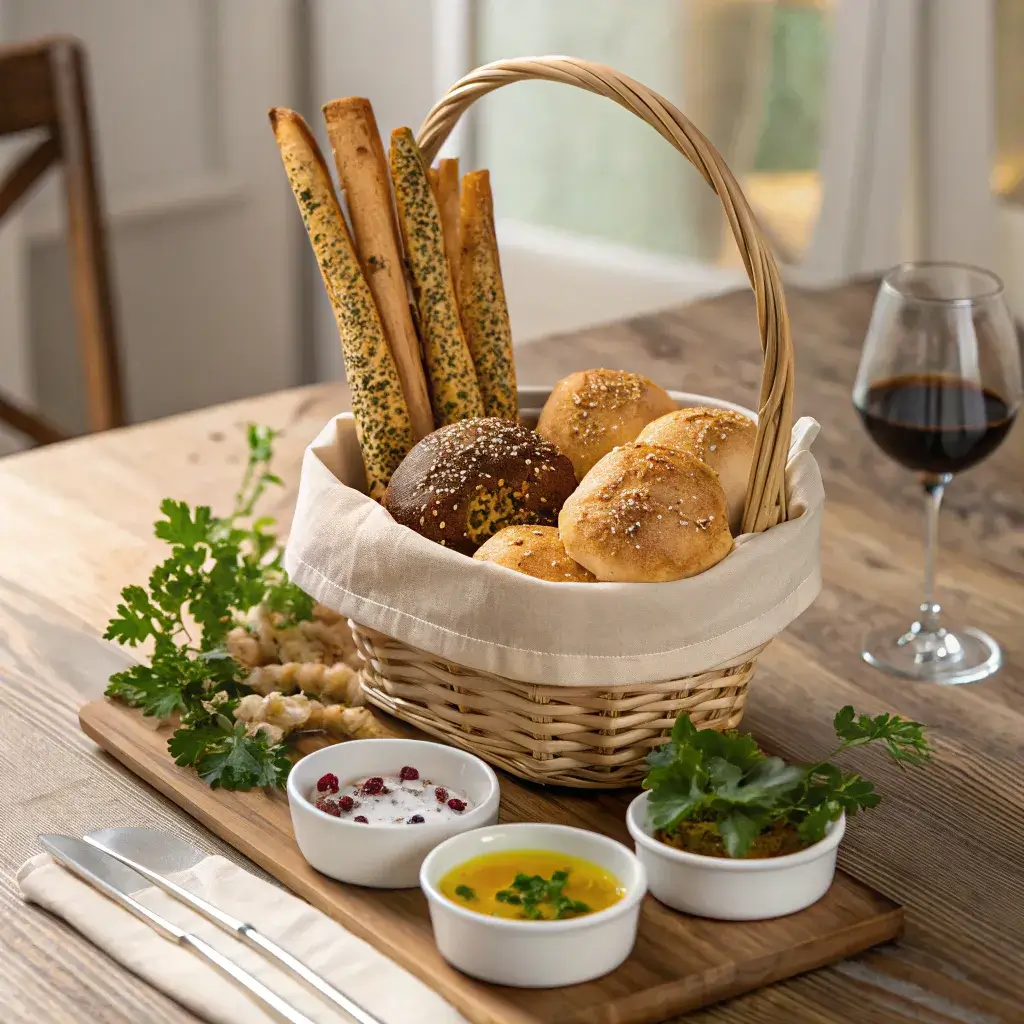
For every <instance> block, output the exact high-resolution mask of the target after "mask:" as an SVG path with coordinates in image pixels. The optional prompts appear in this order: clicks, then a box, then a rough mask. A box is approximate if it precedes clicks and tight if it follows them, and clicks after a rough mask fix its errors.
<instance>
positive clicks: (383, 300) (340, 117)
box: [323, 96, 434, 441]
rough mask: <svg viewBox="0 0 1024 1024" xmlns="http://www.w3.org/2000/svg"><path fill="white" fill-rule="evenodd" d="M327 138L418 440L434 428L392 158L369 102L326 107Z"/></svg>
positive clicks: (355, 98) (336, 102) (348, 100)
mask: <svg viewBox="0 0 1024 1024" xmlns="http://www.w3.org/2000/svg"><path fill="white" fill-rule="evenodd" d="M323 114H324V122H325V123H326V125H327V137H328V139H329V140H330V143H331V150H332V151H333V153H334V165H335V167H336V168H337V169H338V181H339V183H340V184H341V187H342V189H344V191H345V199H346V201H347V203H348V213H349V218H350V219H351V221H352V235H353V240H354V241H355V247H356V254H357V255H358V256H359V262H360V264H361V265H362V268H363V273H364V274H365V276H366V283H367V284H368V285H369V286H370V291H371V292H372V293H373V299H374V302H375V303H376V305H377V312H378V313H379V314H380V319H381V323H382V324H383V325H384V333H385V334H386V335H387V339H388V344H389V346H390V348H391V354H392V355H393V356H394V357H395V364H396V365H397V366H398V376H399V377H400V378H401V380H402V392H403V393H404V395H405V402H406V405H407V406H408V407H409V419H410V420H411V421H412V432H413V438H414V440H416V441H418V440H419V439H420V438H421V437H426V436H427V434H429V433H430V432H431V431H432V430H433V429H434V417H433V414H432V413H431V410H430V394H429V392H428V390H427V378H426V375H425V374H424V372H423V357H422V353H421V352H420V339H419V337H418V335H417V333H416V328H415V327H414V326H413V320H412V315H411V314H410V312H409V294H408V288H407V287H406V283H405V269H404V268H403V266H402V255H401V245H400V243H399V240H398V225H397V223H396V222H395V211H394V204H393V203H392V200H391V175H390V174H389V173H388V160H387V156H386V155H385V153H384V146H383V145H382V143H381V140H380V134H379V132H378V131H377V121H376V119H375V118H374V116H373V107H372V106H371V105H370V101H369V100H367V99H363V98H362V97H360V96H350V97H348V98H346V99H338V100H332V101H331V102H330V103H327V104H325V105H324V107H323Z"/></svg>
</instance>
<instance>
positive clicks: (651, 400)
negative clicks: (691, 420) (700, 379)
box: [537, 369, 676, 480]
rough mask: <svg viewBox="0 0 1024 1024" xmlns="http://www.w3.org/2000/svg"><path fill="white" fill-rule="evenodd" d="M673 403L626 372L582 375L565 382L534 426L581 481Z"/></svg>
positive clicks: (554, 390)
mask: <svg viewBox="0 0 1024 1024" xmlns="http://www.w3.org/2000/svg"><path fill="white" fill-rule="evenodd" d="M675 407H676V403H675V402H673V401H672V399H671V397H669V395H668V393H667V392H666V391H665V390H663V389H662V388H659V387H658V385H657V384H655V383H654V381H652V380H648V379H647V378H646V377H642V376H641V375H640V374H638V373H627V372H625V371H624V370H605V369H598V370H582V371H580V372H579V373H571V374H569V376H568V377H563V378H562V379H561V380H560V381H559V382H558V383H557V384H556V385H555V386H554V387H553V388H552V389H551V395H550V396H549V397H548V400H547V402H545V403H544V408H543V410H542V411H541V414H540V419H539V420H538V421H537V433H538V434H540V435H541V436H542V437H546V438H547V439H548V440H549V441H551V443H552V444H555V445H557V446H558V449H559V451H562V452H564V453H565V454H566V455H568V456H569V458H570V460H571V461H572V466H573V469H574V470H575V472H576V477H577V479H579V480H582V479H583V478H584V477H585V476H586V475H587V473H589V472H590V470H591V469H592V468H593V466H594V465H595V463H596V462H597V460H598V459H600V458H603V457H604V456H605V455H607V454H608V452H610V451H611V450H612V449H613V448H614V447H615V446H616V445H620V444H626V443H627V442H628V441H635V440H636V437H637V435H638V434H639V433H640V431H641V430H643V428H644V427H645V426H646V425H647V424H648V423H650V422H651V420H654V419H657V418H658V417H659V416H664V415H665V413H667V412H672V410H674V409H675Z"/></svg>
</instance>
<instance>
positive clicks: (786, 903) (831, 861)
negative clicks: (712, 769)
mask: <svg viewBox="0 0 1024 1024" xmlns="http://www.w3.org/2000/svg"><path fill="white" fill-rule="evenodd" d="M647 798H648V794H647V793H641V794H640V796H638V797H637V798H636V799H635V800H634V801H633V802H632V803H631V804H630V805H629V808H628V810H627V811H626V825H627V827H628V828H629V834H630V835H631V836H632V837H633V842H634V844H635V847H636V855H637V856H638V857H639V858H640V860H641V861H642V863H643V865H644V867H645V868H646V869H647V878H648V886H649V888H650V891H651V895H652V896H654V897H655V898H656V899H658V900H660V901H661V902H662V903H664V904H666V906H669V907H671V908H672V909H673V910H681V911H683V912H684V913H686V914H694V915H696V916H697V917H713V918H718V919H719V920H722V921H760V920H763V919H764V918H768V917H782V916H784V915H785V914H793V913H795V912H796V911H798V910H803V909H804V907H809V906H810V905H811V904H812V903H816V902H817V901H818V900H820V899H821V897H822V896H824V895H825V893H826V892H828V888H829V886H830V885H831V884H832V879H833V877H834V876H835V873H836V855H837V853H838V847H839V841H840V840H841V839H842V838H843V833H844V832H845V831H846V816H845V815H843V816H842V817H841V818H839V820H838V821H835V822H833V823H832V824H831V825H830V826H829V828H828V834H827V835H826V836H825V838H824V839H822V840H821V842H819V843H815V844H814V845H813V846H809V847H807V849H806V850H800V851H799V852H798V853H790V854H787V855H786V856H784V857H765V858H760V859H756V860H731V859H729V858H725V857H703V856H700V855H699V854H695V853H686V852H684V851H683V850H676V849H674V848H673V847H671V846H666V845H665V844H664V843H662V842H659V841H658V840H657V839H655V838H654V835H653V832H652V829H651V828H650V827H649V826H648V824H647Z"/></svg>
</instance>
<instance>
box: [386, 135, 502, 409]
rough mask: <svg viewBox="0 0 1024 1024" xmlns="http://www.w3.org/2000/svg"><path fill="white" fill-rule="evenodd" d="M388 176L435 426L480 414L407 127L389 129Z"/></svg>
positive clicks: (439, 239) (434, 214) (440, 243)
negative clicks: (393, 198) (417, 321)
mask: <svg viewBox="0 0 1024 1024" xmlns="http://www.w3.org/2000/svg"><path fill="white" fill-rule="evenodd" d="M391 180H392V182H393V183H394V188H395V205H396V207H397V209H398V223H399V226H400V227H401V229H402V240H403V242H404V243H405V259H406V263H407V264H408V267H409V274H410V276H411V278H412V290H413V294H414V296H415V297H416V308H417V310H418V313H419V316H418V319H419V327H420V332H421V334H420V337H421V340H422V342H423V351H424V355H425V356H426V361H427V376H428V378H429V382H430V400H431V404H432V406H433V409H434V425H435V426H438V427H441V426H444V425H445V424H447V423H455V422H456V421H458V420H463V419H472V418H476V417H480V416H483V415H484V403H483V399H482V398H481V397H480V388H479V386H478V384H477V380H476V371H475V370H474V369H473V358H472V356H471V355H470V354H469V346H468V345H467V344H466V339H465V337H464V336H463V333H462V324H461V323H460V322H459V309H458V306H457V305H456V301H455V286H454V284H453V283H452V275H451V271H450V269H449V267H448V259H447V257H446V255H445V249H444V234H443V232H442V230H441V215H440V213H439V212H438V209H437V201H436V199H435V198H434V192H433V189H432V188H431V186H430V179H429V178H428V176H427V168H426V165H425V164H424V162H423V155H422V154H421V153H420V149H419V146H417V145H416V140H415V139H414V138H413V135H412V132H411V131H410V130H409V129H408V128H398V129H396V130H395V131H393V132H392V133H391Z"/></svg>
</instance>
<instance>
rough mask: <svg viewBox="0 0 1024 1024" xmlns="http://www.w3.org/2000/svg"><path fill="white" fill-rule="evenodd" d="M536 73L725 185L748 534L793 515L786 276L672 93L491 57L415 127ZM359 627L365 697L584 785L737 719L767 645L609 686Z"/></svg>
mask: <svg viewBox="0 0 1024 1024" xmlns="http://www.w3.org/2000/svg"><path fill="white" fill-rule="evenodd" d="M530 79H542V80H546V81H551V82H559V83H562V84H565V85H573V86H576V87H578V88H581V89H586V90H587V91H589V92H593V93H597V94H598V95H601V96H606V97H608V98H609V99H611V100H614V101H615V102H616V103H618V104H619V105H620V106H623V107H625V108H626V109H627V110H630V111H632V112H633V113H634V114H636V115H637V116H638V117H640V118H642V119H643V120H644V121H646V122H647V123H648V124H650V125H651V126H652V127H653V128H654V129H655V130H656V131H657V132H659V134H661V135H662V136H664V138H665V139H667V140H668V141H669V142H670V143H671V144H672V145H673V146H674V147H675V148H676V149H677V150H678V151H679V152H680V153H682V155H683V156H685V157H686V158H687V159H688V160H689V161H690V162H691V163H692V164H693V165H694V166H695V167H696V168H697V170H698V171H699V172H700V173H701V175H702V176H703V177H704V179H705V180H706V181H707V183H708V184H709V185H710V186H711V188H712V189H714V190H715V192H716V193H717V195H718V196H719V198H720V200H721V202H722V207H723V209H724V210H725V214H726V216H727V218H728V221H729V224H730V226H731V228H732V231H733V234H734V235H735V238H736V241H737V243H738V245H739V249H740V252H741V254H742V256H743V260H744V264H745V266H746V270H747V274H748V276H749V278H750V283H751V286H752V288H753V290H754V295H755V298H756V306H757V323H758V331H759V334H760V338H761V345H762V349H763V352H764V372H763V377H762V382H761V392H760V398H759V408H758V427H757V440H756V443H755V449H754V458H753V462H752V466H751V473H750V479H749V481H748V484H747V495H746V507H745V511H744V516H743V533H745V534H748V533H760V532H762V531H765V530H768V529H771V528H772V527H774V526H776V525H777V524H779V523H784V522H786V520H787V519H789V516H788V514H787V495H786V481H785V473H786V462H787V457H788V454H789V446H790V435H791V422H792V414H793V352H792V343H791V339H790V329H789V321H788V318H787V315H786V304H785V298H784V295H783V290H782V284H781V281H780V278H779V272H778V268H777V266H776V263H775V260H774V257H773V256H772V253H771V251H770V250H769V248H768V246H767V244H766V242H765V240H764V238H763V237H762V234H761V231H760V229H759V227H758V225H757V222H756V220H755V219H754V215H753V213H752V212H751V210H750V207H749V205H748V203H747V201H746V199H745V198H744V196H743V193H742V191H741V189H740V186H739V184H738V183H737V181H736V179H735V178H734V177H733V175H732V173H731V172H730V170H729V168H728V167H727V166H726V165H725V163H724V161H723V159H722V157H721V156H720V155H719V153H718V152H717V150H716V149H715V148H714V146H712V145H711V143H710V142H709V141H708V140H707V139H706V138H705V137H704V136H703V135H702V134H701V133H700V131H698V130H697V128H695V127H694V125H693V124H691V123H690V121H688V120H687V118H686V117H684V116H683V114H682V113H680V111H679V110H677V109H676V108H675V107H674V106H673V105H672V104H671V103H669V102H668V101H667V100H666V99H664V98H663V97H661V96H659V95H658V94H657V93H654V92H652V91H651V90H649V89H647V88H645V87H644V86H642V85H640V84H639V83H637V82H635V81H633V80H632V79H630V78H627V77H626V76H625V75H622V74H619V73H618V72H616V71H613V70H611V69H609V68H606V67H603V66H601V65H598V64H593V63H590V62H588V61H583V60H577V59H575V58H567V57H536V58H524V59H519V60H505V61H498V62H495V63H493V64H488V65H486V66H484V67H481V68H478V69H477V70H476V71H474V72H472V73H471V74H469V75H467V76H466V77H465V78H463V79H462V80H461V81H459V82H457V83H456V84H455V85H454V86H452V88H451V89H450V90H449V91H448V93H447V95H445V96H444V97H443V98H442V99H441V101H440V102H439V103H437V105H436V106H435V107H434V108H433V109H432V110H431V112H430V113H429V114H428V115H427V118H426V121H425V122H424V124H423V126H422V128H421V130H420V133H419V143H420V146H421V148H422V150H423V154H424V157H425V159H426V160H427V162H428V163H430V162H432V161H433V159H434V157H435V156H436V154H437V152H438V150H439V149H440V147H441V145H442V144H443V142H444V141H445V139H446V138H447V136H448V134H449V133H450V132H451V130H452V128H453V127H454V125H455V123H456V122H457V120H458V119H459V117H460V116H461V115H462V113H463V112H464V111H465V110H466V109H467V108H468V107H469V106H470V105H471V104H472V103H473V102H474V101H475V100H476V99H478V98H479V97H481V96H483V95H484V94H486V93H488V92H491V91H492V90H494V89H497V88H499V87H501V86H503V85H507V84H510V83H512V82H517V81H522V80H530ZM304 471H305V470H304ZM815 472H816V469H815ZM452 554H453V553H452ZM730 557H732V556H730ZM290 568H291V567H290ZM591 586H593V584H592V585H591ZM598 586H600V584H598ZM634 586H636V585H635V584H634ZM655 586H659V585H655ZM660 586H672V584H662V585H660ZM317 596H318V597H319V598H320V599H321V600H328V599H327V598H326V597H324V596H323V595H322V594H318V595H317ZM328 603H330V601H329V600H328ZM342 603H344V602H342ZM340 610H344V609H340ZM349 614H354V613H349ZM350 625H351V626H352V630H353V635H354V637H355V642H356V646H357V648H358V650H359V652H360V654H361V655H362V657H363V658H364V659H365V666H364V668H363V670H362V671H363V690H364V693H365V695H366V698H367V700H368V701H369V702H370V703H372V704H374V705H376V706H378V707H380V708H382V709H383V710H385V711H387V712H388V713H390V714H392V715H394V716H396V717H398V718H400V719H403V720H404V721H406V722H409V723H411V724H413V725H415V726H417V727H419V728H420V729H422V730H424V731H425V732H427V733H430V734H432V735H434V736H437V737H439V738H441V739H443V740H445V741H447V742H449V743H452V744H455V745H456V746H460V747H463V748H465V749H467V750H470V751H472V752H474V753H476V754H478V755H480V756H481V757H483V758H484V759H485V760H487V761H489V762H491V763H492V764H494V765H496V766H499V767H501V768H504V769H506V770H507V771H509V772H511V773H513V774H515V775H518V776H520V777H522V778H525V779H529V780H532V781H534V782H540V783H548V784H553V785H562V786H572V787H578V788H606V789H607V788H615V787H619V786H624V785H628V784H631V783H635V782H636V781H637V780H638V779H639V778H640V777H641V776H642V774H643V758H644V756H645V755H646V754H647V753H648V751H649V750H650V749H651V748H652V747H655V746H658V745H659V744H661V743H662V742H663V741H664V739H665V737H666V734H667V732H668V730H670V729H671V727H672V724H673V722H674V720H675V718H676V716H677V715H679V714H680V713H682V712H685V713H687V714H688V715H689V716H690V717H691V718H692V719H693V721H694V723H695V724H697V725H698V726H702V727H707V728H713V729H730V728H734V727H735V726H736V725H737V724H738V723H739V721H740V718H741V716H742V714H743V708H744V704H745V702H746V696H747V687H748V685H749V682H750V679H751V676H752V675H753V671H754V662H755V659H756V657H757V655H758V654H759V653H760V651H761V650H762V649H763V646H764V644H763V643H762V644H759V645H757V646H756V647H755V648H754V649H751V650H746V651H744V652H743V653H742V654H740V655H739V656H737V657H734V658H732V659H730V660H728V661H726V662H724V663H719V664H716V665H714V667H713V668H712V669H710V670H709V671H702V672H700V673H699V674H694V675H683V676H682V677H681V678H674V679H665V680H663V681H654V682H650V681H648V682H644V683H638V684H629V685H621V684H620V685H609V684H608V683H607V682H605V683H604V684H603V685H602V682H601V680H600V679H595V680H594V685H584V686H581V685H572V686H561V685H546V684H544V683H541V682H523V681H517V680H515V679H510V678H505V677H503V676H500V675H493V674H489V673H487V672H482V671H479V670H475V669H471V668H468V667H465V665H463V664H460V663H458V662H457V661H454V660H451V659H450V658H446V657H442V656H440V655H436V654H431V653H429V652H427V651H424V650H420V649H417V648H415V647H412V646H410V645H408V644H407V643H405V642H403V641H402V640H401V639H396V638H394V637H391V636H387V635H384V634H383V633H381V632H379V631H377V630H376V629H373V628H369V627H366V626H363V625H360V624H359V623H358V622H354V621H352V620H351V619H350ZM449 653H450V652H449Z"/></svg>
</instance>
